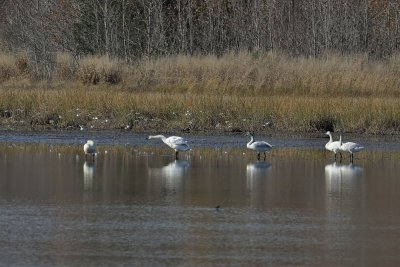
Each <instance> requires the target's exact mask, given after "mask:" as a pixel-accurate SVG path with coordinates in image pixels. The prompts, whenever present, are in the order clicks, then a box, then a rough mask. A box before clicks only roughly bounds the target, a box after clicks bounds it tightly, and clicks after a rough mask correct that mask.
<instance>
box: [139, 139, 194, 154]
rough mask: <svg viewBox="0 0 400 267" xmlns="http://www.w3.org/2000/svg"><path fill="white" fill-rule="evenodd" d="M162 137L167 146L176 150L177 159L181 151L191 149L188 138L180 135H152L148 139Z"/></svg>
mask: <svg viewBox="0 0 400 267" xmlns="http://www.w3.org/2000/svg"><path fill="white" fill-rule="evenodd" d="M155 138H160V139H161V140H162V141H163V142H164V143H165V144H166V145H167V146H169V147H170V148H172V149H173V150H175V159H178V152H179V151H187V150H190V147H189V145H188V144H187V140H185V139H184V138H182V137H180V136H170V137H168V138H167V137H165V136H164V135H161V134H159V135H150V136H149V137H147V139H155Z"/></svg>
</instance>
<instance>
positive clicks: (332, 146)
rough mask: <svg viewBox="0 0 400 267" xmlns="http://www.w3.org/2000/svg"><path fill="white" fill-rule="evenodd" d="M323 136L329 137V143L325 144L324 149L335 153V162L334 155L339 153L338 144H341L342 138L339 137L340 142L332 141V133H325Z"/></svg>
mask: <svg viewBox="0 0 400 267" xmlns="http://www.w3.org/2000/svg"><path fill="white" fill-rule="evenodd" d="M325 134H326V135H329V142H328V143H326V145H325V148H326V149H327V150H329V151H332V152H334V153H335V160H336V153H337V152H340V144H341V139H342V136H340V140H339V141H333V138H332V133H331V132H330V131H327V132H326V133H325Z"/></svg>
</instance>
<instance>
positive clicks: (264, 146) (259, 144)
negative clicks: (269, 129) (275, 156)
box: [247, 132, 273, 159]
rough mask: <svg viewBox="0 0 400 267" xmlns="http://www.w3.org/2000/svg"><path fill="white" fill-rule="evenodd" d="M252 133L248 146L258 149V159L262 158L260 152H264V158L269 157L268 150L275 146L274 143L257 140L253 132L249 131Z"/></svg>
mask: <svg viewBox="0 0 400 267" xmlns="http://www.w3.org/2000/svg"><path fill="white" fill-rule="evenodd" d="M247 135H250V137H251V139H250V142H248V143H247V148H248V149H252V150H255V151H257V159H260V153H261V152H262V153H264V159H265V158H266V157H267V155H266V152H267V151H270V150H271V149H272V148H273V145H271V144H269V143H267V142H265V141H255V140H254V134H253V133H249V132H248V133H247Z"/></svg>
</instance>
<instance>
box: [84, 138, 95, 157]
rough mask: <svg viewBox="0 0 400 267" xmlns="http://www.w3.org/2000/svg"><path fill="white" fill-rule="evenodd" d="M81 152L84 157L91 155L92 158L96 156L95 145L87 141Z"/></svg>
mask: <svg viewBox="0 0 400 267" xmlns="http://www.w3.org/2000/svg"><path fill="white" fill-rule="evenodd" d="M83 151H84V152H85V156H86V155H92V156H93V157H94V156H95V154H96V145H95V144H94V142H93V141H92V140H87V142H86V144H85V145H84V146H83Z"/></svg>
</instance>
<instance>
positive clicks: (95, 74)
mask: <svg viewBox="0 0 400 267" xmlns="http://www.w3.org/2000/svg"><path fill="white" fill-rule="evenodd" d="M30 66H31V64H30V62H29V61H28V60H27V58H26V57H21V56H20V55H18V56H10V55H8V56H6V55H1V56H0V75H1V79H0V122H1V125H0V127H1V128H11V129H19V128H21V127H24V128H31V127H32V128H43V127H47V128H63V129H65V128H76V127H78V126H79V125H84V126H86V127H89V128H92V129H114V128H128V129H134V130H140V131H144V130H164V131H167V130H174V131H176V130H182V131H204V130H205V131H231V132H237V131H247V130H255V131H281V132H282V131H287V132H311V133H312V132H317V131H326V130H339V129H340V130H342V131H343V132H358V133H369V134H393V133H399V132H400V101H399V97H400V79H399V77H400V58H399V57H398V56H393V57H392V58H391V59H389V60H387V61H386V62H373V61H368V60H367V59H366V57H364V56H362V55H355V56H349V57H340V56H337V55H327V56H326V57H325V58H321V59H306V58H289V57H287V56H285V55H281V54H279V53H267V54H249V53H240V54H237V55H235V54H226V55H224V56H222V57H219V58H218V57H215V56H203V57H188V56H174V57H168V58H162V59H158V60H143V61H141V62H137V63H136V64H135V65H126V64H124V63H121V62H118V61H114V60H111V59H109V58H107V57H85V58H83V59H81V60H79V61H75V60H74V59H73V58H72V57H71V56H70V55H68V54H59V55H58V57H57V60H56V66H55V78H54V79H53V80H51V81H47V80H45V81H34V80H30V79H29V76H27V75H24V73H29V68H30ZM111 84H112V85H111ZM268 122H269V123H268Z"/></svg>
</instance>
